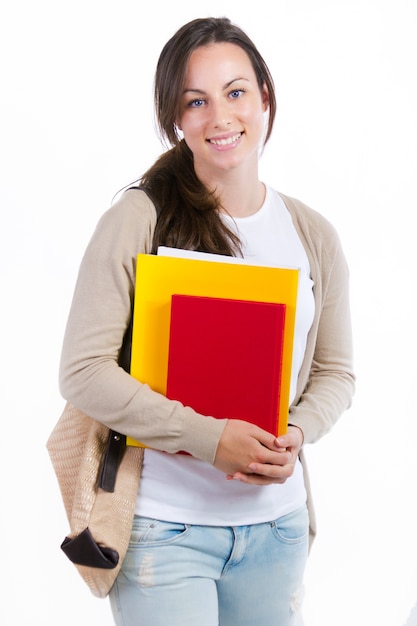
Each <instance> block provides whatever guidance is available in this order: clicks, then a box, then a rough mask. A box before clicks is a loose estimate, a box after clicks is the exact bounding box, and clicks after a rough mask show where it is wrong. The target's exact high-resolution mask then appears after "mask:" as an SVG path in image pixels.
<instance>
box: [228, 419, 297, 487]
mask: <svg viewBox="0 0 417 626" xmlns="http://www.w3.org/2000/svg"><path fill="white" fill-rule="evenodd" d="M303 439H304V438H303V432H302V430H301V429H300V428H298V427H297V426H288V431H287V433H286V434H285V435H281V436H280V437H277V439H275V440H274V445H275V448H274V449H275V451H282V452H284V451H285V452H286V454H283V455H282V459H283V464H282V465H271V464H269V463H268V464H263V463H250V465H249V466H248V472H250V473H243V472H236V474H234V475H233V476H227V478H228V479H229V480H240V481H241V482H242V483H247V484H250V485H270V484H273V483H280V484H281V483H284V482H285V481H286V480H287V478H289V477H290V476H292V474H293V472H294V466H295V463H296V461H297V458H298V453H299V452H300V449H301V446H302V445H303ZM288 453H289V454H290V456H289V459H288Z"/></svg>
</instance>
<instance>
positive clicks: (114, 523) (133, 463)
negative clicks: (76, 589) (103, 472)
mask: <svg viewBox="0 0 417 626" xmlns="http://www.w3.org/2000/svg"><path fill="white" fill-rule="evenodd" d="M109 434H110V431H109V429H108V428H107V427H106V426H104V425H103V424H100V423H99V422H97V421H95V420H93V419H92V418H90V417H88V416H87V415H85V413H83V412H82V411H80V410H79V409H77V408H76V407H74V406H73V405H72V404H70V403H67V404H66V405H65V407H64V410H63V413H62V415H61V417H60V418H59V420H58V422H57V424H56V426H55V428H54V429H53V431H52V433H51V435H50V437H49V439H48V441H47V444H46V446H47V449H48V452H49V456H50V458H51V461H52V465H53V467H54V470H55V474H56V477H57V479H58V484H59V487H60V490H61V495H62V499H63V503H64V507H65V511H66V514H67V517H68V521H69V524H70V532H69V534H68V536H69V537H71V538H73V537H76V536H77V535H78V534H79V533H81V532H82V531H83V530H85V529H86V528H89V530H90V532H91V534H92V535H93V537H94V539H95V541H96V542H97V543H98V544H99V545H102V546H106V547H109V548H112V549H114V550H117V552H118V553H119V562H118V565H117V566H116V567H115V568H114V569H110V570H105V569H100V568H94V567H87V566H83V565H77V564H76V565H75V567H76V568H77V569H78V571H79V573H80V574H81V576H82V578H83V579H84V580H85V582H86V583H87V585H88V587H89V588H90V590H91V592H92V593H93V594H94V595H95V596H98V597H101V598H102V597H105V596H106V595H107V594H108V592H109V591H110V589H111V587H112V585H113V582H114V580H115V578H116V576H117V574H118V572H119V570H120V567H121V565H122V562H123V559H124V557H125V554H126V550H127V547H128V543H129V538H130V531H131V526H132V520H133V514H134V508H135V502H136V495H137V490H138V484H139V479H140V472H141V468H142V463H143V449H142V448H137V447H133V446H132V447H129V446H128V447H127V448H126V450H125V452H124V454H123V457H122V460H121V462H120V466H119V469H118V472H117V478H116V484H115V489H114V492H112V493H109V492H106V491H103V490H102V489H100V488H98V487H97V481H98V476H99V472H100V468H101V463H102V459H103V455H104V452H105V449H106V444H107V441H108V438H109Z"/></svg>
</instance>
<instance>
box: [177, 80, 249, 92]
mask: <svg viewBox="0 0 417 626" xmlns="http://www.w3.org/2000/svg"><path fill="white" fill-rule="evenodd" d="M239 80H245V81H249V78H244V77H243V76H240V77H239V78H233V79H232V80H230V81H229V82H227V83H226V84H225V85H223V89H228V88H229V87H231V86H232V85H233V83H236V82H238V81H239ZM190 92H192V93H198V94H205V93H206V92H205V91H203V89H194V88H193V87H187V88H186V89H184V91H183V92H182V93H183V94H186V93H190Z"/></svg>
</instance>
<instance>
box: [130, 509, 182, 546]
mask: <svg viewBox="0 0 417 626" xmlns="http://www.w3.org/2000/svg"><path fill="white" fill-rule="evenodd" d="M188 528H189V527H188V525H187V524H181V523H177V522H164V521H161V520H156V519H151V518H149V517H142V516H139V515H135V517H134V519H133V525H132V532H131V535H130V547H139V546H150V545H155V544H162V543H173V542H175V541H176V540H178V539H179V538H180V537H183V536H184V535H185V534H186V533H187V531H188Z"/></svg>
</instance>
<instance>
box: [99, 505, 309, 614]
mask: <svg viewBox="0 0 417 626" xmlns="http://www.w3.org/2000/svg"><path fill="white" fill-rule="evenodd" d="M307 552H308V513H307V509H306V508H305V507H303V508H301V509H298V510H297V511H294V512H293V513H289V514H288V515H284V516H283V517H281V518H279V519H277V520H275V521H273V522H268V523H263V524H254V525H251V526H235V527H216V526H196V525H188V524H178V523H172V522H163V521H158V520H153V519H149V518H146V517H140V516H135V518H134V523H133V528H132V534H131V542H130V545H129V549H128V552H127V555H126V558H125V560H124V563H123V567H122V569H121V571H120V573H119V576H118V577H117V579H116V582H115V584H114V586H113V588H112V590H111V592H110V602H111V606H112V611H113V616H114V619H115V623H116V624H117V626H218V625H220V626H255V624H262V626H293V624H295V620H296V615H297V613H298V608H299V601H298V599H299V594H300V591H301V589H302V579H303V573H304V568H305V564H306V560H307Z"/></svg>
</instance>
